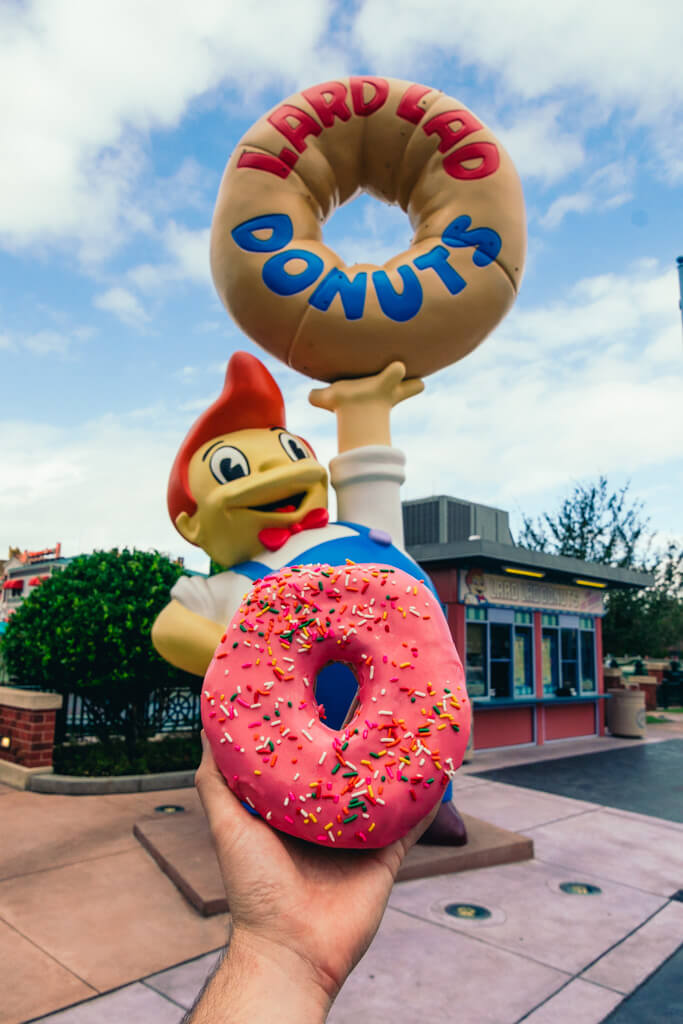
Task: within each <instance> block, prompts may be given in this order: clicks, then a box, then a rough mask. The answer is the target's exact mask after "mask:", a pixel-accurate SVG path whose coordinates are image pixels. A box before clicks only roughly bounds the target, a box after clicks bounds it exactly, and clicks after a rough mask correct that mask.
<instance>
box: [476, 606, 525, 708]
mask: <svg viewBox="0 0 683 1024" xmlns="http://www.w3.org/2000/svg"><path fill="white" fill-rule="evenodd" d="M469 626H479V627H481V628H482V629H483V636H484V648H485V649H484V654H483V664H482V665H481V666H476V667H477V668H479V667H481V668H482V669H483V684H484V692H483V693H473V692H472V691H471V689H470V686H471V685H472V683H471V682H470V680H469V678H468V669H469V668H470V666H469V665H468V658H469V650H470V646H469V644H468V639H467V634H468V627H469ZM506 626H507V628H508V630H509V634H508V635H509V640H508V645H509V656H508V657H507V658H505V657H500V658H494V657H492V650H491V630H492V628H501V627H502V628H504V627H506ZM518 636H521V637H524V638H525V641H524V647H525V651H524V658H525V662H526V666H525V668H526V672H525V674H526V673H528V678H529V680H530V682H528V683H527V684H526V685H525V688H524V689H525V692H519V689H518V687H517V686H516V684H515V655H516V651H517V644H516V639H517V637H518ZM534 647H535V645H534V616H533V611H531V610H527V609H517V608H504V607H500V606H496V605H487V606H486V607H480V606H479V607H477V606H469V605H468V606H466V610H465V679H466V683H467V687H468V693H469V695H470V697H472V698H473V699H474V700H482V701H484V700H485V701H487V702H490V703H491V704H495V703H497V702H498V701H504V700H507V701H514V700H521V701H523V700H528V699H530V698H533V697H535V695H536V659H535V656H534ZM505 663H507V665H508V686H507V693H506V694H505V695H501V696H500V697H497V696H494V695H493V694H492V692H491V666H492V664H494V665H503V664H505ZM476 685H477V687H479V685H480V683H477V684H476Z"/></svg>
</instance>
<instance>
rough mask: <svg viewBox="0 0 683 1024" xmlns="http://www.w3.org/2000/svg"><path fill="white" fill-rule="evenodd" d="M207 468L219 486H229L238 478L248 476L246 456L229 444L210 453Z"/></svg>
mask: <svg viewBox="0 0 683 1024" xmlns="http://www.w3.org/2000/svg"><path fill="white" fill-rule="evenodd" d="M209 468H210V469H211V472H212V473H213V475H214V476H215V478H216V480H218V483H219V484H229V483H231V482H232V481H233V480H239V479H240V477H243V476H249V463H248V462H247V457H246V455H245V454H244V452H241V451H240V450H239V448H233V447H232V445H229V444H223V445H221V446H220V448H216V450H215V451H214V452H212V453H211V459H210V460H209Z"/></svg>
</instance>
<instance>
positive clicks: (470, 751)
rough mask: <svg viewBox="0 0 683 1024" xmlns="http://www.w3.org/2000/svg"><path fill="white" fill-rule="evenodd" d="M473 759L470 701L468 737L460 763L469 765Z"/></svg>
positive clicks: (472, 725) (472, 714)
mask: <svg viewBox="0 0 683 1024" xmlns="http://www.w3.org/2000/svg"><path fill="white" fill-rule="evenodd" d="M473 757H474V713H473V711H472V703H471V701H470V736H469V739H468V741H467V746H466V747H465V753H464V754H463V758H462V763H463V764H469V763H470V761H471V760H472V758H473Z"/></svg>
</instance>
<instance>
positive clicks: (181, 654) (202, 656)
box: [152, 600, 224, 676]
mask: <svg viewBox="0 0 683 1024" xmlns="http://www.w3.org/2000/svg"><path fill="white" fill-rule="evenodd" d="M223 630H224V627H223V626H221V625H220V624H219V623H217V622H212V621H211V620H210V619H206V618H204V616H203V615H197V613H196V612H192V611H190V610H189V609H188V608H184V607H183V605H181V604H180V602H179V601H175V600H173V601H171V603H170V604H169V605H167V606H166V608H164V610H163V611H162V612H161V614H160V615H159V617H158V618H157V620H156V622H155V623H154V626H153V627H152V643H153V644H154V646H155V648H156V649H157V651H158V652H159V654H160V655H161V656H162V658H165V659H166V661H169V662H170V663H171V664H172V665H175V666H176V668H182V669H184V670H185V671H186V672H191V673H193V675H196V676H203V675H204V674H205V672H206V670H207V668H208V667H209V662H210V661H211V658H212V657H213V652H214V651H215V650H216V647H217V645H218V641H219V640H220V638H221V636H222V635H223Z"/></svg>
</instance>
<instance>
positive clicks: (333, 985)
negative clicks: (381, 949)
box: [192, 733, 439, 1024]
mask: <svg viewBox="0 0 683 1024" xmlns="http://www.w3.org/2000/svg"><path fill="white" fill-rule="evenodd" d="M202 744H203V748H204V752H203V756H202V761H201V764H200V766H199V769H198V771H197V776H196V784H197V789H198V792H199V796H200V799H201V801H202V804H203V806H204V810H205V811H206V815H207V817H208V819H209V825H210V828H211V833H212V836H213V840H214V845H215V847H216V853H217V855H218V862H219V865H220V869H221V873H222V875H223V881H224V883H225V889H226V893H227V897H228V905H229V908H230V911H231V914H232V928H233V932H232V940H231V945H230V953H229V957H230V955H234V957H235V958H237V962H238V964H241V965H242V966H241V967H239V969H237V974H236V977H237V990H238V991H236V985H235V981H234V977H235V975H234V974H233V981H232V982H231V985H230V991H231V993H232V998H234V999H239V998H242V995H240V992H239V989H240V985H241V982H242V979H247V981H248V982H249V983H252V982H253V984H254V986H255V985H256V982H255V979H256V978H264V979H267V980H266V981H265V984H266V985H267V988H268V990H269V991H270V990H272V991H273V992H275V993H279V994H277V997H276V1005H277V1014H276V1015H277V1017H278V1019H279V1020H280V1021H282V1022H285V1021H289V1020H290V1019H291V1020H292V1021H294V1020H303V1019H305V1020H307V1021H310V1022H314V1021H317V1020H320V1021H322V1020H324V1019H325V1016H326V1015H327V1011H328V1010H329V1007H330V1006H331V1004H332V1001H333V1000H334V998H335V996H336V995H337V993H338V992H339V989H340V988H341V986H342V985H343V983H344V981H345V980H346V978H347V976H348V975H349V974H350V972H351V971H352V970H353V968H354V967H355V965H356V964H357V963H358V961H359V960H360V959H361V957H362V956H363V954H364V953H365V951H366V950H367V948H368V946H369V945H370V942H371V941H372V938H373V936H374V935H375V932H376V931H377V928H378V927H379V923H380V921H381V919H382V915H383V913H384V909H385V907H386V904H387V900H388V899H389V894H390V892H391V887H392V885H393V883H394V880H395V878H396V875H397V873H398V869H399V867H400V865H401V862H402V861H403V858H404V857H405V855H406V853H407V852H408V850H409V849H410V847H411V846H412V845H413V844H414V843H415V842H417V840H418V839H419V837H420V836H421V835H422V832H423V831H424V830H425V828H427V826H428V825H429V824H430V823H431V821H432V820H433V818H434V816H435V814H436V811H437V810H438V806H439V805H438V803H437V805H436V807H435V808H434V810H433V811H432V812H431V813H430V814H429V815H428V816H427V817H426V818H425V819H424V820H423V821H422V822H421V823H420V824H419V825H417V826H416V827H415V828H414V829H413V830H412V831H411V832H410V833H408V835H407V836H405V837H404V838H403V839H399V840H397V841H396V842H394V843H392V844H391V845H390V846H387V847H385V848H384V849H380V850H362V851H361V850H359V851H356V850H331V849H327V848H322V847H320V846H316V845H314V844H313V843H306V842H304V841H303V840H298V839H293V838H291V837H290V836H287V835H284V834H283V833H281V832H278V831H276V830H275V829H272V828H271V827H270V826H269V825H267V824H266V823H265V822H264V821H262V820H261V819H260V818H257V817H255V816H253V815H251V814H249V812H248V811H247V810H245V808H244V807H243V806H242V805H241V803H240V802H239V800H238V799H237V797H235V796H234V794H233V793H232V791H231V790H230V788H229V787H228V785H227V783H226V782H225V780H224V778H223V776H222V775H221V773H220V771H219V770H218V768H217V767H216V763H215V761H214V758H213V755H212V753H211V749H210V746H209V744H208V741H207V740H206V738H205V737H204V733H202ZM233 967H234V964H233ZM281 978H285V979H287V981H286V988H287V992H286V994H285V993H284V992H283V990H282V989H281V988H278V986H279V983H280V980H281ZM242 989H244V987H243V986H242ZM261 991H262V990H261ZM290 997H291V998H292V999H298V1000H299V1001H300V1002H299V1004H298V1005H299V1009H298V1010H295V1011H294V1015H292V1016H291V1018H290V1016H288V1015H287V1010H288V1007H287V1006H286V1005H285V1004H286V1003H287V1000H288V999H289V998H290ZM245 1000H246V996H245ZM245 1005H246V1002H245ZM219 1008H220V1004H219V1003H218V1002H216V1003H215V1004H212V1010H213V1012H215V1013H217V1011H218V1009H219ZM200 1009H201V1004H200ZM249 1009H250V1020H251V1021H252V1022H254V1024H256V1022H258V1021H260V1020H261V1019H263V1020H264V1021H265V1020H273V1019H275V1017H274V1016H270V1017H269V1016H268V1013H269V1012H271V1010H266V1008H265V1007H263V1006H259V1007H256V1008H255V1007H254V1006H253V1005H251V1006H250V1007H249ZM259 1009H262V1010H263V1018H261V1016H260V1015H259V1013H258V1010H259ZM290 1009H291V1007H290ZM235 1012H236V1016H235V1017H234V1019H235V1020H238V1019H241V1018H239V1015H238V1013H237V1011H235ZM207 1013H208V1011H207ZM204 1019H206V1020H207V1021H209V1020H214V1019H218V1018H217V1017H216V1018H213V1017H211V1016H209V1015H207V1016H206V1017H205V1018H204V1017H193V1018H192V1020H193V1021H197V1022H199V1021H202V1020H204ZM220 1019H221V1020H224V1019H225V1020H230V1021H231V1020H233V1017H231V1016H226V1017H221V1018H220Z"/></svg>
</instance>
